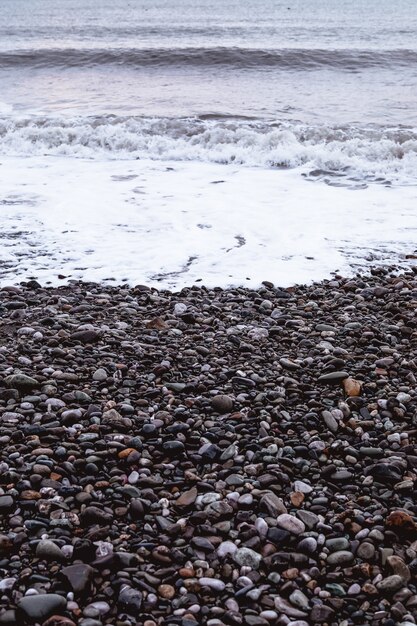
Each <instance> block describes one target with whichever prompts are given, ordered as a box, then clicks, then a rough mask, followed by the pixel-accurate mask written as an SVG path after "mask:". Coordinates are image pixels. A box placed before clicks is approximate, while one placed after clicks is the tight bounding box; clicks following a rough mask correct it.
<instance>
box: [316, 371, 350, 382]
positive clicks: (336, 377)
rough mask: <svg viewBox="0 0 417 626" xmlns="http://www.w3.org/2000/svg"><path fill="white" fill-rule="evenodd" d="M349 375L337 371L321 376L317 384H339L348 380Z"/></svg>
mask: <svg viewBox="0 0 417 626" xmlns="http://www.w3.org/2000/svg"><path fill="white" fill-rule="evenodd" d="M348 377H349V374H348V373H347V372H344V371H338V372H337V371H336V372H330V373H329V374H322V375H321V376H319V378H318V379H317V382H319V383H328V384H337V383H340V382H342V380H344V379H345V378H348Z"/></svg>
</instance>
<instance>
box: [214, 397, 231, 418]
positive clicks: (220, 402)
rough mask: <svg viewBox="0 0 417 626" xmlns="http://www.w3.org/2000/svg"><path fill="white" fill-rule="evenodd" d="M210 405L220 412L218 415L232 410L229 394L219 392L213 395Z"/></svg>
mask: <svg viewBox="0 0 417 626" xmlns="http://www.w3.org/2000/svg"><path fill="white" fill-rule="evenodd" d="M211 406H212V407H213V409H214V411H216V412H217V413H220V415H224V414H225V413H230V412H231V411H232V410H233V400H232V398H230V397H229V396H226V395H224V394H219V395H217V396H214V398H213V399H212V401H211Z"/></svg>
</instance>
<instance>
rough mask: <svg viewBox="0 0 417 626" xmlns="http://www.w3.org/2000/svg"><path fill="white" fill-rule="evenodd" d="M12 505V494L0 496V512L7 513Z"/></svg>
mask: <svg viewBox="0 0 417 626" xmlns="http://www.w3.org/2000/svg"><path fill="white" fill-rule="evenodd" d="M13 507H14V500H13V498H12V496H0V513H9V512H10V511H11V510H12V509H13Z"/></svg>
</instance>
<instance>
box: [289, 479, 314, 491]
mask: <svg viewBox="0 0 417 626" xmlns="http://www.w3.org/2000/svg"><path fill="white" fill-rule="evenodd" d="M294 491H299V492H300V493H304V494H308V493H311V492H312V491H313V487H312V486H311V485H308V484H307V483H305V482H303V481H302V480H296V481H294Z"/></svg>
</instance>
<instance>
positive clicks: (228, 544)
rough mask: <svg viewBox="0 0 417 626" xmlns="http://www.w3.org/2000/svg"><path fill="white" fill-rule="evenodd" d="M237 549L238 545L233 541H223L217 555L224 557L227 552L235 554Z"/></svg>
mask: <svg viewBox="0 0 417 626" xmlns="http://www.w3.org/2000/svg"><path fill="white" fill-rule="evenodd" d="M236 551H237V545H236V544H235V543H233V541H222V542H221V544H220V545H219V547H218V548H217V556H218V557H219V558H224V557H225V556H226V555H227V554H232V555H233V554H235V552H236Z"/></svg>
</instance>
